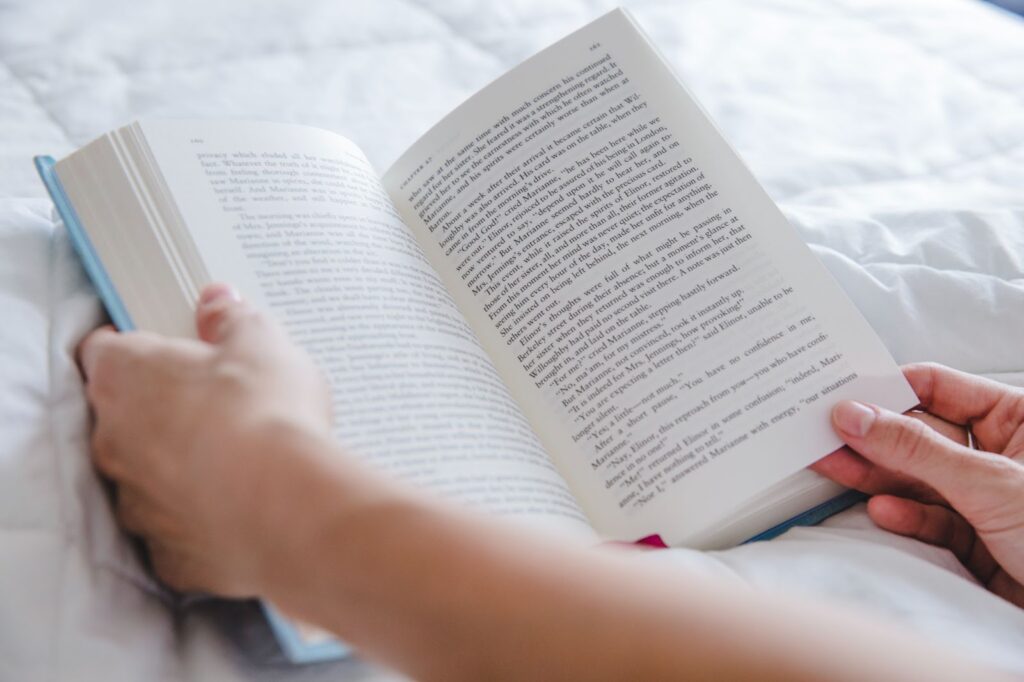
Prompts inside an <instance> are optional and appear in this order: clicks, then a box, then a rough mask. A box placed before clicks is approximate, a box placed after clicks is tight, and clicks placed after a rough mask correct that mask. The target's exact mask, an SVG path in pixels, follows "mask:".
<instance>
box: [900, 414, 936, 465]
mask: <svg viewBox="0 0 1024 682" xmlns="http://www.w3.org/2000/svg"><path fill="white" fill-rule="evenodd" d="M892 431H893V434H892V438H891V442H892V448H893V450H894V451H895V452H896V453H897V454H898V455H900V456H901V457H902V458H903V459H904V460H906V461H908V462H911V463H912V462H915V461H917V460H920V459H921V458H923V457H924V456H926V455H927V453H928V451H929V446H930V445H931V439H930V438H929V437H928V436H929V434H928V427H927V426H925V425H924V423H923V422H920V421H917V420H916V419H907V418H903V419H897V420H895V421H894V423H893V429H892Z"/></svg>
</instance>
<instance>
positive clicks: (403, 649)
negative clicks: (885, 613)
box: [82, 290, 994, 680]
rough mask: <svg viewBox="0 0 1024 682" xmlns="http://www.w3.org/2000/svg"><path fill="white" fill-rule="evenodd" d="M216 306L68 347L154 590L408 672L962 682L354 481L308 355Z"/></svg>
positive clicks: (775, 600)
mask: <svg viewBox="0 0 1024 682" xmlns="http://www.w3.org/2000/svg"><path fill="white" fill-rule="evenodd" d="M218 293H219V294H221V295H220V296H216V295H214V294H218ZM223 294H224V291H223V290H211V291H210V292H208V294H207V296H206V297H205V299H204V302H203V303H202V304H201V305H200V308H199V313H198V325H199V331H200V336H201V338H203V339H204V342H188V341H179V340H167V339H162V338H158V337H154V336H151V335H145V334H125V335H119V334H116V333H114V332H112V331H110V330H101V331H99V332H96V333H95V334H93V335H92V336H90V337H89V339H87V341H86V342H85V343H84V344H83V347H82V364H83V368H84V371H85V373H86V375H87V377H88V388H89V395H90V399H91V401H92V403H93V405H94V408H95V411H96V415H97V427H96V432H95V436H94V459H95V461H96V464H97V466H98V467H99V468H100V469H101V470H102V471H103V472H105V473H106V474H107V475H109V476H110V477H112V478H113V479H114V480H115V481H116V482H117V483H118V487H119V498H118V499H119V502H118V504H119V506H118V510H117V511H118V515H119V518H120V520H121V522H122V523H123V524H124V525H125V526H126V527H127V528H128V529H130V530H132V531H133V532H136V533H138V534H140V535H142V536H143V537H144V538H146V540H147V542H148V544H149V546H150V548H151V550H152V552H153V557H154V562H155V565H156V568H157V570H158V572H159V574H160V575H161V577H163V578H164V579H165V580H167V581H168V582H170V583H171V584H172V585H175V586H177V587H181V588H202V589H207V590H212V591H215V592H219V593H222V594H227V595H233V596H250V595H256V596H261V597H265V598H269V599H271V600H272V601H273V602H275V603H276V604H278V605H279V606H280V607H282V608H283V609H284V610H285V611H286V612H288V613H290V614H292V615H295V616H298V617H300V618H302V619H305V620H307V621H310V622H313V623H317V624H320V625H322V626H324V627H327V628H329V629H331V630H333V631H334V632H336V633H337V634H339V635H340V636H341V637H343V638H345V639H346V640H348V641H350V642H352V643H354V644H355V645H356V646H357V647H358V648H359V649H360V650H361V651H362V652H364V653H365V654H366V655H369V656H371V657H373V658H375V659H377V660H379V661H383V662H385V663H387V664H389V665H392V666H395V667H397V668H399V669H401V670H403V671H405V672H407V673H410V674H412V675H414V676H416V677H418V678H422V679H444V680H453V679H472V680H479V679H488V680H498V679H594V680H598V679H615V680H621V679H680V678H695V679H705V678H715V679H730V680H733V679H736V680H739V679H759V680H764V679H785V680H821V679H837V680H842V679H850V680H863V679H908V680H909V679H914V680H918V679H929V680H945V679H949V680H960V679H967V678H968V677H969V678H971V679H976V678H978V677H979V674H980V671H979V670H978V669H977V666H975V665H971V666H968V665H966V664H964V663H963V662H961V661H959V660H957V659H954V658H952V657H950V656H948V655H947V654H945V653H943V652H941V651H938V650H936V649H934V648H931V647H929V646H927V645H925V644H923V643H921V642H919V641H917V640H916V639H914V638H912V637H911V636H909V635H906V634H904V633H902V632H900V631H898V630H896V629H894V628H892V627H890V626H887V625H885V624H882V623H876V622H869V621H865V620H862V619H859V618H856V617H853V616H850V615H846V614H844V613H841V612H840V611H838V610H832V609H826V608H823V607H820V606H816V605H813V604H810V603H801V602H799V601H798V600H795V599H793V598H786V599H783V598H781V597H777V596H770V595H766V594H763V593H758V592H754V591H748V590H739V589H737V588H736V587H735V585H732V584H729V585H725V584H723V583H720V582H718V581H716V580H712V579H710V578H707V577H699V576H695V575H689V574H686V573H683V572H681V571H679V570H678V569H676V570H669V569H667V568H665V567H660V566H655V565H652V564H651V563H649V562H645V561H643V560H641V559H638V558H637V557H635V556H631V555H630V554H628V553H625V552H617V551H612V550H607V549H604V550H602V549H593V548H586V547H582V546H575V545H571V544H566V543H565V542H564V541H561V540H557V541H556V540H555V539H552V538H547V537H544V536H539V535H536V534H528V533H526V532H525V531H523V530H521V529H519V528H518V527H513V526H510V525H505V524H503V523H500V522H498V521H495V520H493V519H485V518H478V517H475V516H473V515H471V514H468V513H466V512H464V511H462V510H458V509H455V508H453V507H449V506H447V505H445V504H443V503H442V502H440V501H437V500H434V499H432V498H430V497H429V496H426V495H424V494H422V493H419V492H417V491H412V490H409V489H407V488H405V487H403V486H401V485H399V484H396V483H394V482H392V481H389V480H387V479H385V478H383V477H381V476H379V475H378V474H376V473H374V472H371V471H368V470H366V469H365V468H363V467H362V466H360V465H358V464H357V463H355V462H354V461H353V460H351V459H350V458H348V457H347V456H346V455H345V453H344V452H342V451H341V450H340V448H339V446H338V445H336V444H335V443H334V442H333V441H332V440H331V439H330V436H329V417H328V415H327V409H326V405H328V404H329V402H328V400H327V395H326V391H325V389H324V387H323V385H322V382H321V380H320V379H319V375H318V374H317V373H316V372H315V370H314V369H313V367H312V365H311V364H310V363H309V361H308V359H307V358H306V357H305V356H303V355H302V354H301V353H299V352H298V351H297V350H296V349H295V348H294V347H293V346H292V345H291V344H290V343H289V342H288V341H287V339H286V338H285V337H284V335H283V333H282V332H281V331H280V330H279V329H278V328H277V327H276V326H275V325H273V324H271V323H270V322H268V321H267V320H266V319H265V318H263V317H262V316H261V315H259V314H257V313H255V312H253V311H252V310H251V309H249V308H248V307H247V306H246V305H245V304H241V303H238V302H235V301H232V300H230V298H229V297H226V296H224V295H223ZM993 677H994V675H993Z"/></svg>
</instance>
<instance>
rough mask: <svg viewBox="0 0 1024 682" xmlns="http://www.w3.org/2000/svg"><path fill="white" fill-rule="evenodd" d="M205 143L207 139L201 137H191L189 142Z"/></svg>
mask: <svg viewBox="0 0 1024 682" xmlns="http://www.w3.org/2000/svg"><path fill="white" fill-rule="evenodd" d="M205 143H206V140H204V139H203V138H201V137H192V138H189V144H205Z"/></svg>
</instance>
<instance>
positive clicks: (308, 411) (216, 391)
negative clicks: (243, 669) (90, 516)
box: [79, 285, 331, 596]
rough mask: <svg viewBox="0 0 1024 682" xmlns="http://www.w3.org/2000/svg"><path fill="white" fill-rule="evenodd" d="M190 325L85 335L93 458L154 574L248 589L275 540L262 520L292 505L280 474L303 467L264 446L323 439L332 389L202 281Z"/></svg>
mask: <svg viewBox="0 0 1024 682" xmlns="http://www.w3.org/2000/svg"><path fill="white" fill-rule="evenodd" d="M196 324H197V328H198V332H199V338H200V339H201V340H200V341H194V340H185V339H168V338H163V337H160V336H157V335H154V334H149V333H145V332H130V333H125V334H119V333H117V332H115V331H114V330H113V329H111V328H109V327H105V328H102V329H99V330H97V331H95V332H93V333H92V334H90V335H89V336H88V337H86V338H85V339H84V340H83V341H82V343H81V345H80V347H79V360H80V364H81V367H82V371H83V374H84V375H85V378H86V382H87V383H86V390H87V395H88V398H89V401H90V403H91V404H92V408H93V411H94V414H95V427H94V431H93V437H92V456H93V460H94V462H95V464H96V467H97V468H98V469H99V470H100V471H101V472H102V473H104V474H105V475H107V476H108V477H109V478H111V479H113V481H114V483H115V484H116V514H117V518H118V521H119V522H120V523H121V525H122V526H124V528H126V529H127V530H129V531H131V532H133V533H136V534H138V535H141V536H142V537H143V538H144V539H145V540H146V541H147V545H148V547H149V550H150V554H151V558H152V561H153V565H154V569H155V571H156V573H157V575H158V576H159V577H160V578H161V579H163V580H164V581H165V582H166V583H168V584H169V585H171V586H172V587H175V588H178V589H204V590H208V591H211V592H218V593H221V594H226V595H232V596H249V595H251V594H253V593H254V592H255V590H256V589H257V586H258V583H259V581H258V580H257V573H258V571H259V570H260V568H261V565H262V564H263V562H264V560H265V559H266V556H264V555H263V554H261V553H265V552H269V551H273V549H272V548H271V547H268V545H269V544H270V543H273V542H277V541H280V539H281V538H280V536H281V533H277V534H276V535H275V534H274V533H271V532H270V531H269V530H268V524H270V519H271V516H272V515H274V514H275V513H276V514H278V516H282V514H280V513H279V512H280V511H281V507H282V506H284V505H287V504H290V503H289V502H288V501H284V500H278V499H276V498H277V497H279V496H280V493H279V487H280V486H278V482H279V480H280V478H281V476H282V474H283V472H284V471H285V470H286V469H287V468H294V467H298V466H299V465H300V464H301V463H300V462H295V461H282V460H283V459H286V458H282V456H281V455H282V453H287V452H288V450H287V449H282V448H280V447H275V446H280V445H281V441H282V440H283V439H294V438H296V437H299V438H307V437H312V438H327V437H329V433H330V424H331V417H330V394H329V391H328V389H327V385H326V382H325V381H324V379H323V378H322V376H321V374H320V373H319V372H318V371H317V369H316V368H315V366H314V365H313V363H312V361H311V360H310V358H309V357H308V356H306V355H305V354H304V353H302V352H301V351H300V350H299V349H298V348H297V347H296V346H294V345H292V343H290V342H289V340H288V338H287V336H286V335H285V333H284V331H283V330H282V329H281V328H280V327H278V326H277V325H276V324H274V323H273V322H271V321H270V320H269V319H267V318H266V317H265V316H264V315H262V314H261V313H259V312H257V311H256V310H254V309H253V308H252V307H250V306H249V305H247V304H245V303H243V302H241V301H239V300H237V296H236V295H235V294H234V293H233V291H232V290H231V289H230V288H228V287H226V286H224V285H212V286H210V287H207V288H206V289H205V290H204V292H203V295H202V297H201V299H200V302H199V304H198V308H197V311H196ZM306 451H307V452H311V451H314V450H312V449H308V448H307V449H306ZM275 455H276V456H275ZM268 535H269V536H270V537H268Z"/></svg>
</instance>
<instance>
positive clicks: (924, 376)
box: [903, 363, 1008, 424]
mask: <svg viewBox="0 0 1024 682" xmlns="http://www.w3.org/2000/svg"><path fill="white" fill-rule="evenodd" d="M903 376H905V377H906V378H907V381H908V382H909V383H910V386H911V388H913V389H914V393H916V394H917V397H918V399H919V400H920V401H921V406H922V407H923V408H924V409H926V410H928V411H929V412H931V413H932V414H935V415H938V416H939V417H942V418H943V419H945V420H947V421H951V422H953V423H955V424H968V423H970V422H972V421H975V420H977V419H981V418H982V417H984V416H985V415H986V414H988V413H989V412H991V411H992V409H993V408H994V407H995V406H996V405H997V404H999V401H1000V400H1002V399H1003V398H1004V397H1005V396H1006V395H1007V393H1008V387H1007V386H1004V385H1003V384H1000V383H999V382H996V381H991V380H990V379H985V378H983V377H979V376H975V375H973V374H968V373H966V372H960V371H958V370H955V369H951V368H949V367H945V366H943V365H938V364H934V363H922V364H914V365H905V366H904V367H903Z"/></svg>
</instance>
